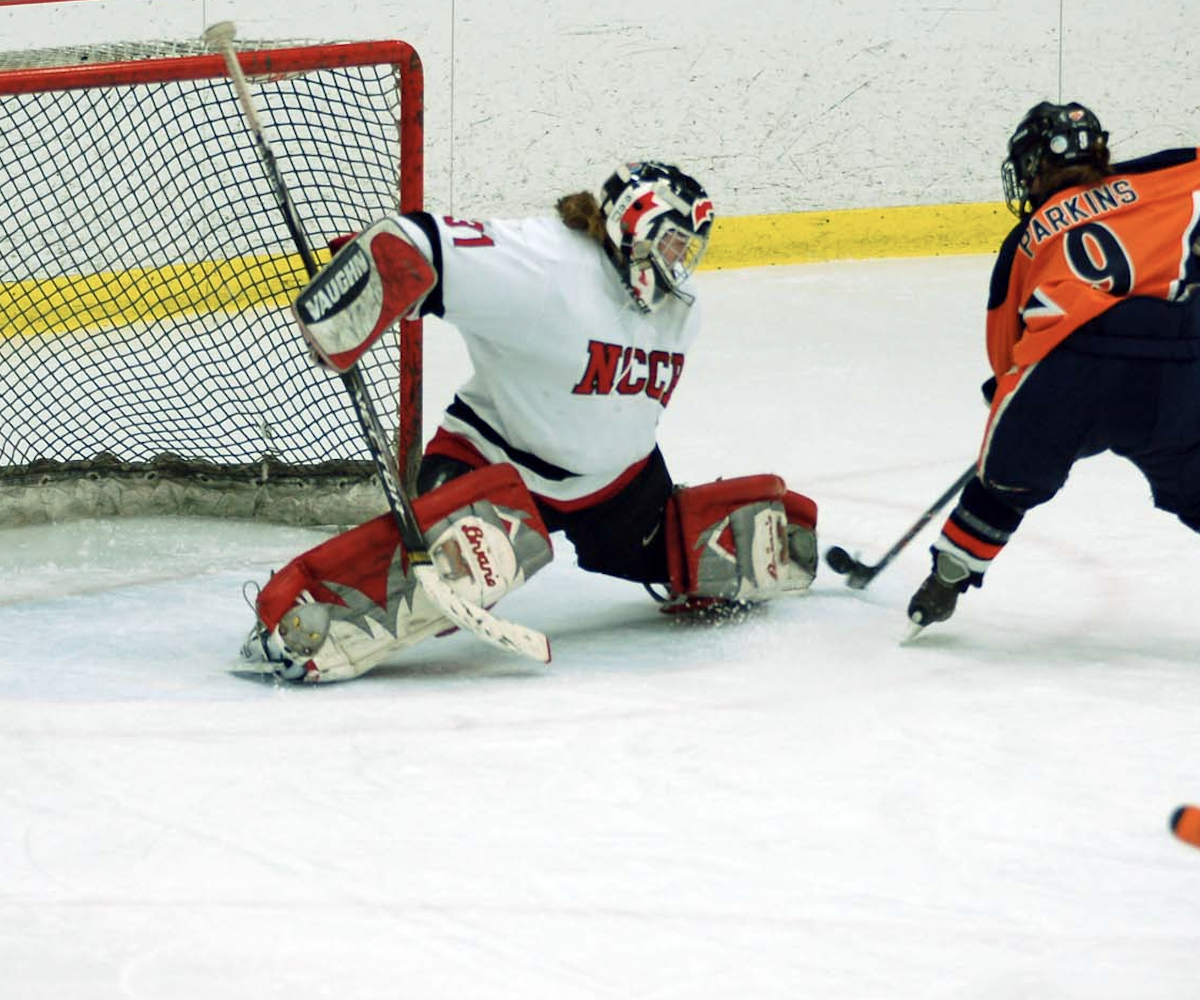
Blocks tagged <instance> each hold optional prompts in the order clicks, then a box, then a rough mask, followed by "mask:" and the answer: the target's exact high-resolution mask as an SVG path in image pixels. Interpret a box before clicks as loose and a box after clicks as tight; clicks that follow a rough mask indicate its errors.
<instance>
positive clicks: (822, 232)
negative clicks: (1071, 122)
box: [0, 202, 1016, 338]
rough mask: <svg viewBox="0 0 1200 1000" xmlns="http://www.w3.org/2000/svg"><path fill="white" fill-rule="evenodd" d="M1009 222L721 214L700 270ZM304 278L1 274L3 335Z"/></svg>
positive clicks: (276, 273) (278, 296)
mask: <svg viewBox="0 0 1200 1000" xmlns="http://www.w3.org/2000/svg"><path fill="white" fill-rule="evenodd" d="M1015 221H1016V220H1015V219H1014V218H1013V216H1012V215H1010V214H1009V212H1008V210H1007V209H1006V208H1005V207H1004V206H1003V205H1001V204H997V203H992V202H985V203H980V204H962V205H921V206H905V207H900V208H850V209H839V210H836V211H829V212H793V213H788V214H781V215H742V216H733V217H730V218H722V217H719V216H718V218H717V220H716V222H715V223H714V231H713V238H712V242H711V243H710V245H709V248H708V253H707V254H706V256H705V258H704V263H703V264H702V269H703V270H717V269H720V268H739V267H763V266H766V265H770V264H809V263H815V262H818V261H827V260H861V259H864V258H873V257H935V256H941V255H944V254H973V253H993V252H995V250H996V249H997V248H998V247H999V246H1000V243H1001V242H1002V241H1003V239H1004V237H1005V236H1006V235H1007V234H1008V231H1009V230H1010V229H1011V228H1012V226H1013V224H1014V223H1015ZM327 257H328V254H327V252H325V251H322V252H321V253H320V259H321V262H322V263H324V261H325V260H326V259H327ZM306 280H307V276H306V274H305V270H304V264H303V262H302V261H301V259H300V257H299V255H297V254H279V255H274V256H260V257H245V258H241V259H238V260H232V261H205V262H201V263H198V264H173V265H170V266H167V267H159V268H138V269H133V270H129V271H113V272H106V273H102V274H85V275H70V276H66V277H59V278H49V279H43V280H35V279H31V280H29V281H15V282H7V283H0V338H2V337H33V336H38V335H45V334H50V335H53V334H60V333H70V332H77V331H85V330H96V329H104V328H109V327H116V326H124V325H129V324H133V323H145V322H149V321H151V320H161V319H165V318H168V317H171V316H176V315H183V314H192V315H203V314H206V313H212V312H236V311H239V310H242V309H252V308H256V307H277V308H282V307H285V306H286V305H288V304H289V303H290V302H291V300H292V298H294V296H295V294H296V292H297V291H298V290H299V289H300V288H301V287H303V285H304V283H305V281H306Z"/></svg>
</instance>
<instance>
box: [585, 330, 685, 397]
mask: <svg viewBox="0 0 1200 1000" xmlns="http://www.w3.org/2000/svg"><path fill="white" fill-rule="evenodd" d="M683 359H684V358H683V354H682V353H681V352H679V351H671V352H668V351H644V350H642V349H641V348H640V347H624V346H622V345H621V344H607V343H605V342H604V341H602V340H589V341H588V360H587V366H586V368H585V369H584V372H583V377H582V378H580V380H579V381H578V382H577V383H576V384H575V388H574V389H572V390H571V391H572V392H573V393H574V394H575V395H577V396H608V395H610V394H612V393H613V392H616V393H618V394H620V395H622V396H637V395H640V394H641V393H645V394H646V395H647V396H649V397H650V398H651V399H656V400H658V402H659V403H660V404H662V405H663V406H666V405H667V403H668V402H670V399H671V393H673V392H674V391H675V386H676V385H678V383H679V376H680V375H682V374H683Z"/></svg>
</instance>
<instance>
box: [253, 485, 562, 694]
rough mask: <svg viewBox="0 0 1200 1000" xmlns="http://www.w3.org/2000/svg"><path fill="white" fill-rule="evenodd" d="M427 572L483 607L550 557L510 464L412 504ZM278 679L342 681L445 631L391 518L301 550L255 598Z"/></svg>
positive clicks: (444, 623)
mask: <svg viewBox="0 0 1200 1000" xmlns="http://www.w3.org/2000/svg"><path fill="white" fill-rule="evenodd" d="M413 511H414V513H415V514H416V515H417V521H418V523H419V524H420V526H421V528H422V531H423V532H424V535H425V537H426V539H427V540H428V542H429V552H430V556H431V558H432V560H433V563H434V565H435V566H436V567H437V568H438V569H439V571H440V572H441V574H442V576H443V577H444V578H445V579H446V581H447V582H448V583H449V584H450V586H451V587H453V588H454V589H455V591H457V592H458V593H459V595H460V596H462V597H463V598H465V599H467V600H469V601H471V602H473V603H476V604H481V605H484V606H491V605H492V604H494V603H495V602H496V601H498V600H499V599H500V598H501V597H503V596H504V595H505V594H506V593H508V592H509V591H511V590H515V589H516V588H517V587H519V586H521V585H522V584H523V583H524V582H525V581H526V580H527V579H528V578H529V577H530V576H532V575H533V574H534V573H536V572H537V571H538V570H539V569H541V568H542V567H543V566H545V565H547V564H548V563H549V562H550V560H551V558H552V555H553V554H552V549H551V546H550V536H549V534H548V532H547V531H546V527H545V525H544V524H543V523H542V520H541V517H540V516H539V515H538V512H537V507H536V505H535V503H534V501H533V498H532V497H531V496H530V495H529V491H528V490H527V489H526V488H525V485H524V484H523V483H522V482H521V479H520V477H519V476H518V474H517V472H516V470H515V469H514V468H513V467H512V466H511V465H490V466H486V467H484V468H482V469H478V470H476V471H475V472H471V473H468V474H467V475H464V476H461V477H459V478H458V479H455V480H452V481H451V482H449V483H447V484H445V485H444V486H442V487H439V488H438V489H436V490H432V491H430V492H429V493H427V494H426V495H425V496H423V497H420V498H418V499H417V500H416V501H414V502H413ZM255 606H256V611H257V613H258V618H259V621H260V623H261V627H262V629H263V631H264V632H266V633H269V638H268V639H267V646H268V647H269V648H270V649H272V650H274V651H275V653H276V655H277V656H278V657H279V659H280V663H281V666H280V669H279V670H278V671H277V672H278V673H279V674H280V676H283V677H285V678H287V679H288V680H301V681H307V682H310V683H311V682H317V681H332V680H347V679H349V678H351V677H358V676H360V675H361V674H364V673H366V672H367V671H368V670H370V669H371V668H372V667H375V666H377V665H378V664H379V663H381V662H383V661H384V660H385V659H387V658H388V657H390V656H392V655H394V654H395V653H396V652H398V651H399V650H401V649H404V648H405V647H407V646H410V645H413V644H414V643H416V642H419V641H421V640H422V639H426V638H428V637H429V636H432V635H436V634H438V633H441V632H444V631H447V630H448V629H450V628H451V627H452V626H451V625H450V623H449V622H448V621H447V620H446V619H445V618H444V617H443V616H442V615H441V614H440V612H439V611H438V610H437V608H436V607H435V606H434V605H433V604H432V603H431V602H430V601H429V599H428V597H427V596H426V595H425V593H424V590H423V589H422V588H421V587H420V586H419V585H418V583H417V581H416V579H415V578H414V576H413V574H412V573H411V572H410V571H409V568H408V558H407V552H406V551H405V548H404V545H403V542H402V541H401V539H400V532H399V529H398V528H397V526H396V523H395V520H394V519H393V518H392V516H391V514H385V515H381V516H380V517H377V518H374V519H373V520H371V521H368V522H366V523H365V524H362V525H359V526H358V527H357V528H353V529H351V530H350V531H347V532H344V533H343V534H340V535H338V536H336V537H334V538H331V539H330V540H329V541H327V542H323V543H322V544H321V545H318V546H317V547H316V548H314V549H311V550H309V551H308V552H306V553H304V554H303V555H301V556H298V557H297V558H296V559H293V560H292V561H291V562H290V563H288V565H287V566H285V567H284V568H283V569H281V570H280V571H279V572H277V573H276V574H275V575H274V576H272V577H271V579H270V581H269V582H268V583H267V585H266V586H265V587H264V588H263V589H262V591H261V592H260V594H259V595H258V599H257V601H256V605H255Z"/></svg>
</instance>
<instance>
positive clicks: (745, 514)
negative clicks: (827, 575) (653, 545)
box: [665, 475, 817, 607]
mask: <svg viewBox="0 0 1200 1000" xmlns="http://www.w3.org/2000/svg"><path fill="white" fill-rule="evenodd" d="M816 523H817V507H816V504H815V503H813V501H812V500H810V499H809V498H808V497H805V496H803V495H801V494H799V493H794V492H792V491H790V490H788V488H787V486H786V484H785V483H784V481H783V480H782V479H780V478H779V477H778V476H773V475H761V476H743V477H740V478H736V479H721V480H717V481H716V482H714V483H708V484H706V485H703V486H692V487H686V488H681V489H678V490H676V492H675V494H674V495H673V496H672V497H671V500H670V501H669V502H668V504H667V516H666V522H665V530H666V537H667V562H668V567H669V570H670V578H671V589H672V591H673V594H674V595H675V596H676V598H680V599H682V600H683V601H684V602H685V603H686V602H689V601H690V602H692V605H693V606H697V607H698V606H701V605H702V604H703V602H704V601H705V600H708V599H712V600H720V601H731V602H737V603H743V604H745V603H754V602H758V601H764V600H769V599H770V598H772V597H776V596H779V595H780V594H783V593H787V592H795V591H800V590H805V589H807V587H808V586H809V584H810V583H811V582H812V580H813V576H814V575H815V573H816V551H817V546H816Z"/></svg>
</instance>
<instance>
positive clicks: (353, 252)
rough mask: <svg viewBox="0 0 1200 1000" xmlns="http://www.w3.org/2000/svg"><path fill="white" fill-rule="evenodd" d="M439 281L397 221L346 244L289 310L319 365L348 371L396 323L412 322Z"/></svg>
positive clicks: (390, 219) (378, 224) (386, 222)
mask: <svg viewBox="0 0 1200 1000" xmlns="http://www.w3.org/2000/svg"><path fill="white" fill-rule="evenodd" d="M436 283H437V275H436V274H435V273H434V270H433V268H432V267H431V266H430V264H429V261H427V260H426V259H425V256H424V254H422V253H421V251H420V250H419V249H417V247H416V246H414V245H413V243H412V241H411V240H410V239H409V238H408V235H407V234H406V233H405V232H404V228H403V226H401V225H400V221H399V219H398V218H397V217H396V216H387V217H386V218H383V219H380V220H379V221H378V222H376V223H374V224H373V225H371V226H370V227H368V228H367V229H365V230H363V231H362V232H361V233H359V234H358V235H357V236H355V237H353V238H351V239H348V240H346V241H345V242H344V243H343V244H342V245H341V247H340V249H338V251H337V253H335V254H334V256H333V259H332V260H331V261H330V262H329V263H328V264H326V265H325V267H324V268H322V270H321V271H320V273H319V274H317V276H316V277H315V278H313V279H312V281H310V282H309V283H308V285H306V286H305V288H304V290H303V291H302V292H301V293H300V294H299V295H298V296H297V298H296V301H295V303H294V304H293V305H292V312H293V314H294V315H295V317H296V321H297V322H298V323H299V324H300V331H301V332H302V333H303V334H304V339H305V340H307V341H308V344H309V346H310V347H311V348H312V351H313V354H314V355H315V356H316V357H317V358H318V359H319V360H320V362H321V363H322V364H324V365H326V366H327V367H329V368H332V369H333V370H334V371H336V372H339V373H340V372H346V371H349V370H350V369H351V368H352V367H353V366H354V364H355V362H357V361H358V359H359V358H361V357H362V356H363V354H365V353H366V351H367V349H368V348H369V347H370V346H371V345H372V344H373V343H375V341H376V340H377V339H379V335H380V334H381V333H383V331H384V330H386V329H387V328H388V327H390V326H391V325H392V324H393V323H395V322H396V320H398V319H402V318H406V317H410V316H415V315H417V313H418V312H419V310H420V307H421V303H422V302H423V301H424V299H425V296H426V295H428V294H429V292H430V291H431V290H432V288H433V286H434V285H435V284H436Z"/></svg>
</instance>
